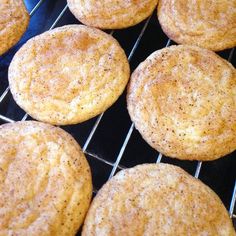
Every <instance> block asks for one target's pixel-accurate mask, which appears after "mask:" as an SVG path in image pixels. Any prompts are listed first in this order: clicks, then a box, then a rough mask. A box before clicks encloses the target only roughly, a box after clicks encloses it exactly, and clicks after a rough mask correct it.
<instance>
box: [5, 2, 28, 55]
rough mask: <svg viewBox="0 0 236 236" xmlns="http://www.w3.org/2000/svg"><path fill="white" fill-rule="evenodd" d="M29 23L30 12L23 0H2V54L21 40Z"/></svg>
mask: <svg viewBox="0 0 236 236" xmlns="http://www.w3.org/2000/svg"><path fill="white" fill-rule="evenodd" d="M28 24H29V14H28V12H27V10H26V8H25V5H24V2H23V0H17V1H12V0H0V55H2V54H3V53H5V52H6V51H8V49H10V48H11V47H12V46H14V45H15V44H16V43H17V42H18V41H19V40H20V38H21V36H22V35H23V34H24V32H25V31H26V29H27V27H28Z"/></svg>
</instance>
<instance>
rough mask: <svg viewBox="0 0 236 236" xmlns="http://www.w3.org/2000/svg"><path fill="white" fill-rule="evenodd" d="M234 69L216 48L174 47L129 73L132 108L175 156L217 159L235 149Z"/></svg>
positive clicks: (153, 141) (148, 135)
mask: <svg viewBox="0 0 236 236" xmlns="http://www.w3.org/2000/svg"><path fill="white" fill-rule="evenodd" d="M235 91H236V70H235V68H234V67H233V66H232V65H231V64H230V63H229V62H227V61H226V60H224V59H222V58H221V57H219V56H218V55H216V54H215V53H214V52H212V51H209V50H207V49H201V48H199V47H196V46H171V47H169V48H165V49H162V50H159V51H156V52H154V53H153V54H151V55H150V56H149V57H148V58H147V59H146V60H145V61H144V62H142V63H141V64H140V65H139V66H138V68H137V69H136V70H135V71H134V73H133V74H132V76H131V81H130V84H129V87H128V95H127V103H128V110H129V114H130V116H131V119H132V121H133V122H134V124H135V127H136V128H137V129H138V130H139V132H140V133H141V135H142V136H143V138H144V139H145V140H146V141H147V142H148V143H149V144H150V145H151V146H152V147H153V148H155V149H156V150H158V151H160V152H161V153H163V154H165V155H167V156H169V157H174V158H179V159H188V160H202V161H205V160H214V159H217V158H220V157H222V156H224V155H227V154H228V153H231V152H233V151H234V150H235V149H236V102H235V101H236V93H235Z"/></svg>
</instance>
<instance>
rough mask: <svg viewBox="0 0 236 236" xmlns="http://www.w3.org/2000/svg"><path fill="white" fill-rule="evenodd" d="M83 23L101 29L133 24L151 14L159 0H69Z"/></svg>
mask: <svg viewBox="0 0 236 236" xmlns="http://www.w3.org/2000/svg"><path fill="white" fill-rule="evenodd" d="M67 2H68V6H69V8H70V10H71V12H72V13H73V14H74V15H75V17H76V18H77V19H78V20H79V21H81V22H82V23H83V24H86V25H90V26H93V27H97V28H101V29H121V28H126V27H129V26H133V25H136V24H138V23H139V22H141V21H142V20H144V19H145V18H147V17H148V16H150V15H151V14H152V12H153V10H154V9H155V7H156V5H157V2H158V0H129V1H127V0H119V1H117V0H86V1H83V0H67Z"/></svg>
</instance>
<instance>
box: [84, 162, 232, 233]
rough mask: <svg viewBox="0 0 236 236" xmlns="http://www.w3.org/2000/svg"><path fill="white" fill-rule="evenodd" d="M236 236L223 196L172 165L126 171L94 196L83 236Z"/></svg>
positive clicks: (148, 166) (152, 165)
mask: <svg viewBox="0 0 236 236" xmlns="http://www.w3.org/2000/svg"><path fill="white" fill-rule="evenodd" d="M87 235H93V236H96V235H97V236H101V235H106V236H108V235H114V236H115V235H126V236H133V235H148V236H152V235H153V236H154V235H160V236H161V235H166V236H168V235H169V236H171V235H176V236H182V235H220V236H224V235H225V236H235V231H234V228H233V225H232V222H231V220H230V218H229V215H228V212H227V210H226V209H225V207H224V205H223V204H222V202H221V200H220V199H219V197H218V196H217V195H216V194H215V193H214V192H213V191H212V190H211V189H210V188H209V187H207V186H206V185H204V184H203V183H202V182H201V181H199V180H197V179H195V178H193V177H192V176H190V175H189V174H187V173H186V172H185V171H183V170H182V169H181V168H179V167H176V166H173V165H169V164H144V165H139V166H136V167H134V168H131V169H126V170H122V171H120V172H119V173H118V174H117V175H116V176H115V177H113V178H112V179H111V180H110V181H108V182H107V183H106V184H105V185H104V186H103V187H102V188H101V189H100V191H99V192H98V194H97V196H96V197H95V198H94V200H93V202H92V205H91V207H90V209H89V211H88V214H87V216H86V219H85V223H84V226H83V232H82V236H87Z"/></svg>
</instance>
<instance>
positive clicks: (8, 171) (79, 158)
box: [0, 121, 92, 236]
mask: <svg viewBox="0 0 236 236" xmlns="http://www.w3.org/2000/svg"><path fill="white" fill-rule="evenodd" d="M0 147H1V148H0V235H4V236H6V235H8V236H10V235H11V236H16V235H17V236H21V235H22V236H39V235H40V236H46V235H47V236H53V235H55V236H58V235H61V236H68V235H75V233H76V232H77V230H78V229H79V227H80V225H81V224H82V222H83V220H84V217H85V214H86V212H87V210H88V207H89V204H90V200H91V195H92V182H91V173H90V168H89V165H88V163H87V161H86V159H85V157H84V154H83V153H82V151H81V149H80V147H79V145H78V144H77V143H76V141H75V140H74V139H73V138H72V136H71V135H69V134H68V133H66V132H65V131H63V130H62V129H60V128H56V127H53V126H51V125H48V124H43V123H39V122H35V121H27V122H17V123H13V124H6V125H2V126H0Z"/></svg>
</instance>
